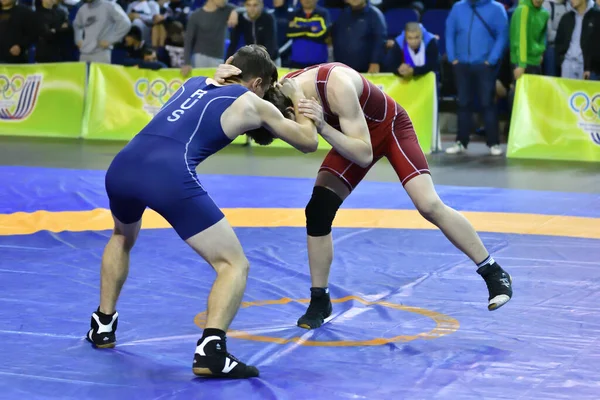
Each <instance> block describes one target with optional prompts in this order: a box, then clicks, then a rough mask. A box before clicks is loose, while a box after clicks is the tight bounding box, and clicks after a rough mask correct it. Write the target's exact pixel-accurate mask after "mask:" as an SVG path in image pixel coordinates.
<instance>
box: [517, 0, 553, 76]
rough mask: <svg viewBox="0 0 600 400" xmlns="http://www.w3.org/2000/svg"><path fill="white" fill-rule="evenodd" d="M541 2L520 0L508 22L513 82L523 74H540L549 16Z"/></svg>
mask: <svg viewBox="0 0 600 400" xmlns="http://www.w3.org/2000/svg"><path fill="white" fill-rule="evenodd" d="M543 3H544V1H543V0H521V2H520V3H519V6H518V7H517V8H516V9H515V12H514V13H513V16H512V18H511V21H510V61H511V63H512V64H513V65H514V77H515V80H517V79H519V77H520V76H521V75H523V74H524V73H528V74H541V72H542V68H541V65H542V57H543V55H544V52H545V51H546V31H547V26H548V25H547V24H548V19H549V18H550V14H549V13H548V11H547V10H546V9H544V8H543V7H542V4H543Z"/></svg>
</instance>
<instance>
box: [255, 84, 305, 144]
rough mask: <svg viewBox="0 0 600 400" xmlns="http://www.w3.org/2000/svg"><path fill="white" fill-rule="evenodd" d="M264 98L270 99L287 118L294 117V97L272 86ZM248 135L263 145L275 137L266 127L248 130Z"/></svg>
mask: <svg viewBox="0 0 600 400" xmlns="http://www.w3.org/2000/svg"><path fill="white" fill-rule="evenodd" d="M263 100H265V101H268V102H269V103H271V104H273V105H274V106H275V107H277V109H278V110H279V111H280V112H281V113H282V114H283V116H284V117H285V118H287V119H292V118H293V117H294V111H293V110H290V107H291V108H292V109H293V108H294V103H293V102H292V99H290V98H289V97H287V96H286V95H284V94H283V93H282V92H281V90H280V89H278V88H276V87H274V86H272V87H270V88H269V89H268V90H267V91H266V92H265V96H264V97H263ZM246 135H247V136H248V137H249V138H251V139H252V140H254V141H255V142H256V143H258V144H259V145H261V146H266V145H269V144H271V143H272V142H273V139H275V137H274V136H273V134H272V133H271V132H270V131H269V130H268V129H267V128H265V127H260V128H257V129H253V130H251V131H248V132H246Z"/></svg>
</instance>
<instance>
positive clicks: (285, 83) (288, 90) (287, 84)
mask: <svg viewBox="0 0 600 400" xmlns="http://www.w3.org/2000/svg"><path fill="white" fill-rule="evenodd" d="M280 83H281V87H280V89H281V93H283V94H284V95H285V96H287V97H289V98H290V99H292V102H293V103H294V104H297V103H298V101H299V100H300V99H302V98H304V93H302V89H300V86H298V84H297V83H296V81H295V80H294V79H289V78H284V79H282V80H281V82H280Z"/></svg>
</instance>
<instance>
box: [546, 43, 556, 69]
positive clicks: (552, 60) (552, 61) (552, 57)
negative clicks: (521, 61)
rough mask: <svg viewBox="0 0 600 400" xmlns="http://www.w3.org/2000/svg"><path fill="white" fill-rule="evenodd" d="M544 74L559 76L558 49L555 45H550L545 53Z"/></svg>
mask: <svg viewBox="0 0 600 400" xmlns="http://www.w3.org/2000/svg"><path fill="white" fill-rule="evenodd" d="M544 75H546V76H558V67H557V65H556V49H555V48H554V45H548V47H546V52H545V53H544Z"/></svg>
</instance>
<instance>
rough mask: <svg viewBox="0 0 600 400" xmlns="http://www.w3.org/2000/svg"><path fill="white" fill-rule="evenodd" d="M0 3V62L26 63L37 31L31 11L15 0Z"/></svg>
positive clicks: (1, 0)
mask: <svg viewBox="0 0 600 400" xmlns="http://www.w3.org/2000/svg"><path fill="white" fill-rule="evenodd" d="M0 5H1V6H2V7H1V8H0V63H7V64H8V63H10V64H22V63H27V62H28V52H29V47H31V45H32V44H33V42H34V41H35V37H36V33H37V31H36V29H37V28H36V24H35V16H34V14H33V11H31V10H30V9H29V8H27V7H25V6H22V5H19V4H16V0H0Z"/></svg>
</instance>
